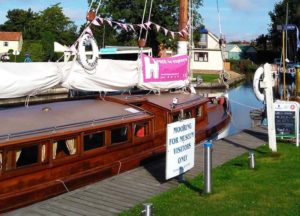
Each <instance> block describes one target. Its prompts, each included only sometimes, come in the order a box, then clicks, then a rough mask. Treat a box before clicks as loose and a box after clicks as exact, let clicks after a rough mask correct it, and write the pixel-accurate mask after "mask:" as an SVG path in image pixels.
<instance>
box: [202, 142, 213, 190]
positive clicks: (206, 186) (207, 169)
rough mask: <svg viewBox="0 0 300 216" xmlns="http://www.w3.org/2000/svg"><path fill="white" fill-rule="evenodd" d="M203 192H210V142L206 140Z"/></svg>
mask: <svg viewBox="0 0 300 216" xmlns="http://www.w3.org/2000/svg"><path fill="white" fill-rule="evenodd" d="M203 146H204V193H206V194H208V193H211V192H212V179H211V178H212V177H211V170H212V154H211V152H212V146H213V145H212V142H211V141H207V142H206V143H204V145H203Z"/></svg>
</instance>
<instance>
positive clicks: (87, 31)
mask: <svg viewBox="0 0 300 216" xmlns="http://www.w3.org/2000/svg"><path fill="white" fill-rule="evenodd" d="M83 32H84V33H88V34H90V35H93V32H92V30H91V28H90V27H87V28H86V29H85V30H84V31H83Z"/></svg>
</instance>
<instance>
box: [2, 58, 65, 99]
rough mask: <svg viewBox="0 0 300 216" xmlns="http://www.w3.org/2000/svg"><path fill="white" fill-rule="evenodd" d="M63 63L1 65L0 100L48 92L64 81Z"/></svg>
mask: <svg viewBox="0 0 300 216" xmlns="http://www.w3.org/2000/svg"><path fill="white" fill-rule="evenodd" d="M60 65H61V63H51V62H49V63H48V62H47V63H46V62H44V63H34V62H32V63H1V62H0V76H1V79H0V98H15V97H22V96H28V95H35V94H37V93H40V92H43V91H46V90H48V89H50V88H52V87H54V86H56V85H57V84H59V83H60V81H61V80H62V74H61V73H59V67H60Z"/></svg>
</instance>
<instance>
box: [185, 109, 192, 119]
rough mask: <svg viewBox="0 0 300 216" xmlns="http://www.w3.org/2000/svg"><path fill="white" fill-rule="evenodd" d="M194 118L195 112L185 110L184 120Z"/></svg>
mask: <svg viewBox="0 0 300 216" xmlns="http://www.w3.org/2000/svg"><path fill="white" fill-rule="evenodd" d="M192 117H193V111H192V110H185V111H184V118H185V119H189V118H192Z"/></svg>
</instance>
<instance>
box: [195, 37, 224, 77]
mask: <svg viewBox="0 0 300 216" xmlns="http://www.w3.org/2000/svg"><path fill="white" fill-rule="evenodd" d="M222 69H223V58H222V52H221V49H220V45H219V38H218V37H216V36H215V35H213V34H212V33H211V32H207V33H202V34H201V39H200V42H199V43H198V44H196V48H194V49H193V53H192V59H191V70H192V71H193V73H204V72H208V73H216V72H219V71H222Z"/></svg>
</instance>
